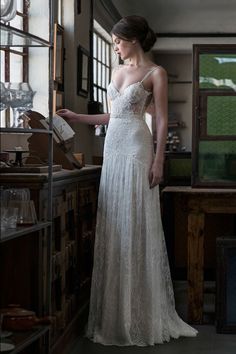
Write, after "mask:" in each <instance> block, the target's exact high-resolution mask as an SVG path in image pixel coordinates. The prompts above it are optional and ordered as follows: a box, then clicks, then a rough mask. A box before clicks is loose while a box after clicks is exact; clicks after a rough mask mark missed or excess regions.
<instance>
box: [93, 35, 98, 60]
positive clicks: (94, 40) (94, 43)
mask: <svg viewBox="0 0 236 354" xmlns="http://www.w3.org/2000/svg"><path fill="white" fill-rule="evenodd" d="M97 51H98V48H97V35H96V33H94V34H93V56H94V58H97V56H98V54H97Z"/></svg>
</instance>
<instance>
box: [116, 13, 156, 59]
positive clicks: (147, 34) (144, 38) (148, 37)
mask: <svg viewBox="0 0 236 354" xmlns="http://www.w3.org/2000/svg"><path fill="white" fill-rule="evenodd" d="M111 34H114V35H115V36H117V37H119V38H121V39H124V40H128V41H131V40H133V39H137V40H138V41H139V43H140V45H141V47H142V49H143V50H144V52H148V51H149V50H150V49H151V48H152V47H153V45H154V43H155V42H156V35H155V33H154V31H153V30H152V29H151V28H150V27H149V25H148V23H147V21H146V20H145V18H143V17H142V16H135V15H134V16H125V17H123V18H122V19H121V20H120V21H119V22H117V23H116V24H115V25H114V26H113V28H112V30H111Z"/></svg>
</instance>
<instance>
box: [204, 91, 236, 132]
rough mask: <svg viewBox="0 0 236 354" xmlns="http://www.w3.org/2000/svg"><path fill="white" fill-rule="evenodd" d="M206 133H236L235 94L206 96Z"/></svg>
mask: <svg viewBox="0 0 236 354" xmlns="http://www.w3.org/2000/svg"><path fill="white" fill-rule="evenodd" d="M207 134H208V135H236V96H210V97H208V99H207Z"/></svg>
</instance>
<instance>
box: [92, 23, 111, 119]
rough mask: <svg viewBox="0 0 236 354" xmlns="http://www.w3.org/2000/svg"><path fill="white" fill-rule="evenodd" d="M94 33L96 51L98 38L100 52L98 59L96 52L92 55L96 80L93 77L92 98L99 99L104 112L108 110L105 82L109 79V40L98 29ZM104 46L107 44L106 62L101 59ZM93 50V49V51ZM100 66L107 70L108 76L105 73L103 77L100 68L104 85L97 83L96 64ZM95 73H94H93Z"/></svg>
mask: <svg viewBox="0 0 236 354" xmlns="http://www.w3.org/2000/svg"><path fill="white" fill-rule="evenodd" d="M93 33H94V35H96V36H97V40H96V47H97V50H96V53H98V39H100V40H101V53H100V57H101V59H98V54H97V55H96V57H95V56H94V55H93V65H95V66H96V80H95V79H94V78H93V89H94V99H95V101H99V102H100V103H102V105H103V110H104V112H108V101H107V85H106V83H107V82H109V81H110V76H111V44H110V43H109V41H107V40H106V39H105V38H104V37H103V36H102V35H101V33H99V31H97V30H95V29H94V31H93ZM104 46H105V48H106V46H109V55H108V61H109V62H108V63H107V62H106V59H105V62H104V61H102V50H103V47H104ZM94 52H95V51H94V50H93V53H94ZM105 58H106V49H105ZM99 64H100V66H101V68H105V72H107V70H108V72H109V76H108V78H107V77H106V74H105V78H104V77H103V70H101V72H100V75H101V83H102V82H103V81H104V82H105V85H99V84H98V66H99ZM94 74H95V73H94ZM99 90H100V92H101V96H102V100H99V95H98V92H99Z"/></svg>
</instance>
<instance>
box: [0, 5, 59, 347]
mask: <svg viewBox="0 0 236 354" xmlns="http://www.w3.org/2000/svg"><path fill="white" fill-rule="evenodd" d="M15 3H16V4H17V7H16V11H15V13H14V16H15V17H14V16H11V18H10V17H7V19H6V18H5V17H4V18H3V17H2V14H1V16H0V20H1V23H0V31H1V36H0V54H1V106H0V113H1V120H0V123H1V124H0V137H1V138H4V139H5V141H6V140H7V141H8V142H9V144H10V146H12V149H13V150H14V149H15V152H16V155H17V152H18V150H17V149H16V147H14V145H15V141H17V138H16V136H17V137H24V136H28V135H30V134H41V136H42V135H43V136H45V137H47V141H48V161H47V169H46V175H47V181H48V184H47V203H48V204H47V214H46V215H44V216H43V217H42V215H40V213H39V209H38V208H37V206H36V205H35V209H36V213H37V216H36V219H37V221H35V222H34V223H32V224H25V225H23V226H21V225H19V224H17V225H16V227H14V228H12V229H11V228H5V229H3V228H2V227H1V236H0V277H1V289H2V291H1V294H0V315H1V320H2V321H1V322H2V326H3V327H2V330H3V331H1V329H0V340H1V350H0V351H5V350H7V349H6V348H8V350H9V351H11V353H20V352H22V353H30V352H32V353H35V354H39V353H40V354H48V353H49V351H50V343H49V339H50V337H49V329H50V327H49V325H48V324H47V325H39V326H36V327H34V326H32V328H30V329H28V330H27V331H23V330H22V331H20V330H14V329H12V330H11V329H9V328H4V323H5V317H6V314H5V311H6V309H7V308H8V306H9V304H13V303H14V304H19V306H20V307H22V308H25V309H27V310H31V311H35V314H36V316H37V317H42V316H46V315H48V314H49V312H50V281H51V280H50V276H51V275H50V274H51V270H50V257H51V254H50V249H51V242H52V241H51V238H52V160H53V123H52V96H53V95H52V89H53V78H52V67H53V65H52V59H53V55H52V52H53V24H52V22H53V21H52V13H53V6H52V5H53V1H52V0H49V1H48V0H44V1H43V2H42V3H41V6H42V9H43V10H42V12H41V13H40V14H39V13H38V14H37V10H38V9H37V6H39V3H38V2H37V4H36V2H29V1H26V0H20V1H17V2H15ZM1 7H2V4H1ZM42 13H43V15H44V16H42ZM36 15H38V16H36ZM28 20H30V21H28ZM44 25H45V26H44ZM43 26H44V27H45V28H44V34H45V33H46V35H45V36H44V37H43V36H41V35H40V33H42V27H43ZM38 34H39V35H38ZM42 53H43V54H42ZM13 62H14V64H15V65H13ZM44 62H46V65H44V64H43V63H44ZM37 71H38V72H39V71H40V74H39V75H40V76H41V78H42V80H41V82H39V81H40V80H38V79H37V78H38V76H37V75H38V73H37ZM34 73H36V74H35V75H33V74H34ZM40 76H39V77H40ZM13 81H14V84H17V87H14V88H13V86H12V85H13ZM29 83H30V84H33V85H34V87H33V89H34V91H33V90H31V88H30V85H29ZM39 84H41V87H43V89H42V90H41V91H40V90H39V86H37V85H39ZM33 85H32V86H33ZM35 88H36V90H35ZM13 93H16V94H17V97H15V96H14V94H13ZM33 97H34V102H33ZM23 101H24V102H23ZM33 103H34V104H33ZM40 105H41V107H43V111H42V114H44V115H47V117H48V118H49V119H48V120H49V124H48V129H33V128H30V126H28V125H27V124H20V123H22V122H20V120H19V117H20V115H19V113H22V112H24V111H27V110H29V109H34V110H39V111H40V108H39V107H40ZM23 106H24V107H23ZM11 109H12V111H11ZM15 111H18V112H17V113H18V114H17V116H16V115H15V113H16V112H15ZM12 113H13V114H12ZM24 123H27V122H24ZM2 146H3V145H2V143H1V149H5V147H2ZM18 149H19V147H18ZM20 152H21V154H22V153H24V151H23V149H20ZM3 153H5V152H4V151H1V156H2V154H3ZM7 167H9V171H8V172H6V171H5V172H6V173H5V172H4V173H3V169H2V173H1V186H2V187H1V188H3V189H1V197H2V191H3V190H4V189H8V188H20V189H21V188H26V186H27V188H30V186H29V184H28V183H27V178H23V179H22V182H21V184H20V185H17V184H16V183H10V179H13V180H14V181H15V178H16V176H17V173H15V171H11V166H10V165H9V166H8V165H7ZM17 167H18V166H17ZM1 168H3V164H2V160H1ZM19 168H21V166H20V164H19ZM0 171H1V169H0ZM33 194H34V193H33V192H32V191H31V192H30V199H31V200H33V197H34V196H33ZM1 201H2V199H1ZM1 207H2V203H1ZM1 221H2V208H1ZM1 226H2V225H1ZM43 289H47V290H43ZM16 301H17V302H16ZM6 333H7V334H6Z"/></svg>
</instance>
